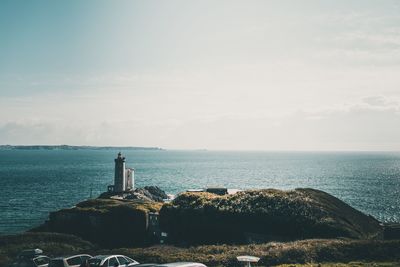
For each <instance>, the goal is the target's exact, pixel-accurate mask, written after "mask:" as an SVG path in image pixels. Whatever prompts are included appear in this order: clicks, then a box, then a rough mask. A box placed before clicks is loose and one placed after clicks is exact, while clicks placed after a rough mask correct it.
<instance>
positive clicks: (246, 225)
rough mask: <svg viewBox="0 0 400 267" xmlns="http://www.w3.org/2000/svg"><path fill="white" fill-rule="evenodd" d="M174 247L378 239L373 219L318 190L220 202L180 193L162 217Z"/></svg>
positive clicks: (247, 194)
mask: <svg viewBox="0 0 400 267" xmlns="http://www.w3.org/2000/svg"><path fill="white" fill-rule="evenodd" d="M160 218H161V221H160V223H161V227H162V229H163V231H165V232H168V233H169V237H170V240H171V241H172V242H174V243H185V244H211V243H248V242H266V241H288V240H298V239H306V238H339V237H344V238H355V239H373V238H380V237H381V235H382V227H381V226H380V224H379V222H378V221H377V220H375V219H374V218H373V217H371V216H367V215H365V214H363V213H361V212H360V211H358V210H356V209H354V208H352V207H350V206H349V205H347V204H346V203H344V202H343V201H341V200H339V199H337V198H335V197H333V196H331V195H329V194H327V193H325V192H322V191H319V190H313V189H296V190H292V191H281V190H274V189H267V190H252V191H243V192H239V193H237V194H234V195H226V196H218V195H215V194H210V193H184V194H181V195H180V196H178V197H177V198H176V199H175V200H174V201H172V202H171V203H169V204H164V206H163V207H162V209H161V211H160Z"/></svg>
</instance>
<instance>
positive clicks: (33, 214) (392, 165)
mask: <svg viewBox="0 0 400 267" xmlns="http://www.w3.org/2000/svg"><path fill="white" fill-rule="evenodd" d="M118 152H119V151H118V150H113V149H110V150H91V149H79V150H62V149H59V150H0V234H1V235H4V234H14V233H20V232H23V231H26V230H29V229H31V228H33V227H35V226H38V225H40V224H42V223H43V222H44V221H45V220H46V219H48V214H49V212H51V211H55V210H59V209H62V208H69V207H72V206H73V205H74V204H76V203H78V202H80V201H83V200H86V199H89V198H91V197H92V198H94V197H97V196H98V195H99V194H100V193H102V192H104V191H106V190H107V186H108V185H110V184H112V183H113V177H114V158H115V157H116V156H117V153H118ZM121 152H122V153H123V155H124V156H125V157H126V164H127V167H131V168H134V169H135V185H136V187H143V186H147V185H155V186H158V187H160V188H161V189H163V190H164V191H166V193H168V194H178V193H180V192H183V191H185V190H188V189H200V188H206V187H214V186H221V187H227V188H231V189H260V188H277V189H285V190H291V189H295V188H316V189H320V190H323V191H326V192H328V193H330V194H332V195H334V196H336V197H338V198H339V199H341V200H343V201H345V202H346V203H348V204H350V205H351V206H353V207H354V208H356V209H358V210H360V211H362V212H364V213H366V214H370V215H372V216H374V217H375V218H377V219H378V220H380V221H382V222H400V153H398V152H251V151H248V152H243V151H240V152H239V151H230V152H226V151H205V150H199V151H177V150H126V151H124V150H122V151H121Z"/></svg>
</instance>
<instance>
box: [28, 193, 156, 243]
mask: <svg viewBox="0 0 400 267" xmlns="http://www.w3.org/2000/svg"><path fill="white" fill-rule="evenodd" d="M160 208H161V203H158V202H153V201H151V202H150V201H140V200H135V201H123V200H114V199H92V200H88V201H84V202H81V203H79V204H77V205H76V206H75V207H73V208H71V209H63V210H59V211H56V212H51V213H50V216H49V221H47V222H46V223H45V225H43V226H41V227H39V228H37V229H36V231H45V232H57V233H66V234H73V235H76V236H79V237H81V238H83V239H85V240H88V241H90V242H93V243H95V244H98V245H100V246H102V247H106V248H107V247H123V246H139V245H144V244H146V242H147V229H148V226H149V222H148V216H147V215H148V213H149V212H158V211H159V210H160ZM34 231H35V230H34Z"/></svg>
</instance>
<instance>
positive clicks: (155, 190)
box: [144, 186, 168, 202]
mask: <svg viewBox="0 0 400 267" xmlns="http://www.w3.org/2000/svg"><path fill="white" fill-rule="evenodd" d="M144 189H146V190H147V191H148V192H149V193H150V194H151V195H152V198H153V200H155V201H160V202H161V201H163V200H164V199H167V198H168V195H167V194H166V193H165V192H164V191H163V190H161V189H160V188H159V187H158V186H145V187H144Z"/></svg>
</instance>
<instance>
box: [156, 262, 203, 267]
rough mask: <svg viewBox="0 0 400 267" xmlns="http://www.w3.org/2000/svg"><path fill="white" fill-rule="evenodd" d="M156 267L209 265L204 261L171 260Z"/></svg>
mask: <svg viewBox="0 0 400 267" xmlns="http://www.w3.org/2000/svg"><path fill="white" fill-rule="evenodd" d="M156 267H207V266H206V265H204V264H203V263H199V262H171V263H164V264H158V265H156Z"/></svg>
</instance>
